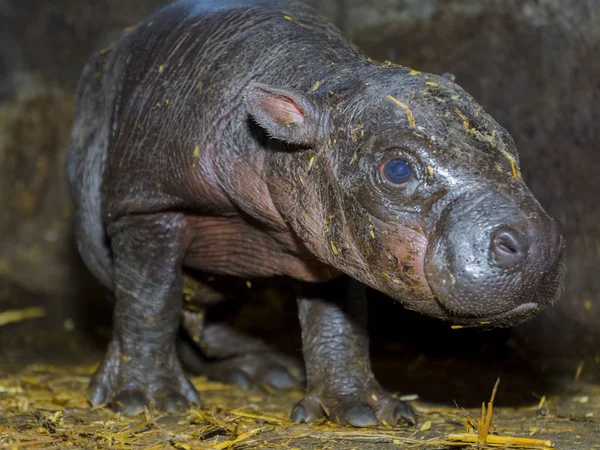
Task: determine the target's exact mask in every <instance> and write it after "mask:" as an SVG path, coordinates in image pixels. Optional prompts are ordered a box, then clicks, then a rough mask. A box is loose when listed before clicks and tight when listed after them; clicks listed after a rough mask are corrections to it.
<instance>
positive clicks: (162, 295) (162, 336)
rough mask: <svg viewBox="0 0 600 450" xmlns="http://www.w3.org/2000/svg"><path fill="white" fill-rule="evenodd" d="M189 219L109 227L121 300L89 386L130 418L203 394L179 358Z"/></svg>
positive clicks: (144, 219)
mask: <svg viewBox="0 0 600 450" xmlns="http://www.w3.org/2000/svg"><path fill="white" fill-rule="evenodd" d="M182 228H183V226H182V217H181V216H180V215H177V214H161V215H148V216H130V217H124V218H121V219H119V220H117V221H116V222H115V223H113V224H112V225H110V226H109V229H108V234H109V237H110V240H111V247H112V252H113V262H114V265H113V270H114V272H113V277H114V278H113V279H114V293H115V297H116V305H115V312H114V323H113V335H112V339H111V342H110V344H109V348H108V351H107V354H106V356H105V358H104V361H103V362H102V364H101V365H100V367H99V368H98V370H97V371H96V373H95V375H94V377H93V378H92V382H91V384H90V388H89V397H90V401H91V403H92V404H94V405H97V404H101V403H110V404H111V406H112V408H113V409H115V410H117V411H121V412H123V413H124V414H126V415H133V414H137V413H140V412H143V411H144V407H146V406H147V407H150V406H154V407H156V408H158V409H163V410H167V411H175V410H181V409H184V408H187V406H188V404H189V402H193V403H197V402H198V394H197V393H196V390H195V389H194V387H193V386H192V384H191V383H190V382H189V380H188V379H187V378H186V376H185V375H184V373H183V369H182V367H181V363H180V361H179V359H178V357H177V352H176V349H175V339H176V334H177V330H178V328H179V322H180V318H181V309H182V306H183V305H182V303H183V299H182V274H181V260H182V257H183V254H184V251H183V249H184V242H183V232H182V231H183V230H182Z"/></svg>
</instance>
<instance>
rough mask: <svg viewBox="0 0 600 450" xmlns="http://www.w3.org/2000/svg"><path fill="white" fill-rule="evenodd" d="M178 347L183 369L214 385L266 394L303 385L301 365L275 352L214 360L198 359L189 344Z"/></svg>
mask: <svg viewBox="0 0 600 450" xmlns="http://www.w3.org/2000/svg"><path fill="white" fill-rule="evenodd" d="M178 344H179V349H178V350H179V353H180V355H181V359H182V361H183V362H184V365H185V366H186V367H187V368H188V369H189V370H190V371H192V372H194V373H196V374H198V375H204V376H206V377H208V378H210V379H211V380H214V381H220V382H222V383H231V384H235V385H236V386H238V387H240V388H242V389H250V388H252V387H261V388H263V389H265V390H267V391H271V390H278V391H279V390H287V389H292V388H297V387H299V386H301V385H302V384H303V383H304V378H305V377H304V368H303V367H302V364H301V363H300V362H299V361H297V360H296V359H295V358H291V357H289V356H287V355H284V354H281V353H279V352H277V351H275V350H269V351H261V352H248V353H243V354H239V355H234V356H230V357H227V358H224V359H214V358H204V357H202V355H200V353H199V352H198V349H196V348H195V347H193V346H192V345H190V344H189V343H186V342H184V341H180V342H179V343H178Z"/></svg>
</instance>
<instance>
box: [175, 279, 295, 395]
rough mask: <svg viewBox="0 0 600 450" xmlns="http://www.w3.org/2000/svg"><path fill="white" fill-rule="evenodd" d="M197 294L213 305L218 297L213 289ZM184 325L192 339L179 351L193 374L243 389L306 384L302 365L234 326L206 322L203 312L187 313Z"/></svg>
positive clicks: (180, 345) (198, 301)
mask: <svg viewBox="0 0 600 450" xmlns="http://www.w3.org/2000/svg"><path fill="white" fill-rule="evenodd" d="M196 291H197V293H198V294H199V295H200V296H201V295H202V292H204V293H205V294H206V295H207V296H208V297H210V299H211V301H209V303H211V304H214V298H215V296H214V292H211V288H210V287H208V286H206V287H205V289H203V288H202V287H200V288H199V289H197V290H196ZM201 303H202V299H201V298H198V297H196V298H195V299H194V304H196V305H198V304H201ZM182 325H183V328H184V329H185V331H186V332H187V334H188V337H189V338H186V337H180V339H179V340H178V342H177V350H178V352H179V355H180V357H181V359H182V362H183V364H184V366H185V367H186V368H187V369H188V370H190V371H191V372H193V373H196V374H199V375H204V376H207V377H208V378H210V379H212V380H215V381H221V382H224V383H232V384H235V385H237V386H238V387H240V388H243V389H248V388H251V387H253V386H257V387H262V388H264V389H266V390H271V389H275V390H284V389H289V388H293V387H297V386H298V385H300V384H302V383H303V382H304V368H303V366H302V364H301V362H299V361H298V360H296V359H295V358H293V357H290V356H287V355H285V354H283V353H281V352H279V351H277V350H275V349H274V348H273V347H271V346H270V345H268V344H267V343H266V342H264V341H263V340H262V339H259V338H257V337H254V336H249V335H247V334H245V333H243V332H241V331H239V330H237V329H235V328H234V326H233V325H230V324H228V323H225V322H214V323H211V322H207V323H205V320H204V311H203V310H202V309H201V310H200V311H192V310H189V309H186V310H184V312H183V324H182Z"/></svg>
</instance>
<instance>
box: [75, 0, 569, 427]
mask: <svg viewBox="0 0 600 450" xmlns="http://www.w3.org/2000/svg"><path fill="white" fill-rule="evenodd" d="M67 166H68V178H69V184H70V191H71V195H72V198H73V202H74V205H75V218H76V239H77V244H78V248H79V251H80V253H81V256H82V258H83V260H84V262H85V264H86V265H87V267H88V268H89V269H90V271H91V272H92V273H93V274H94V275H95V276H96V278H97V279H98V280H99V281H100V282H101V283H102V284H103V285H104V286H106V288H107V289H109V290H110V291H111V292H112V293H113V294H114V297H115V299H116V304H115V313H114V330H113V335H112V339H111V342H110V345H109V348H108V351H107V354H106V357H105V359H104V361H103V363H102V364H101V365H100V367H99V369H98V371H97V372H96V374H95V375H94V377H93V380H92V382H91V386H90V399H91V402H92V403H93V404H100V403H105V402H108V403H110V404H111V405H112V407H113V408H114V409H116V410H120V411H123V412H124V413H126V414H135V413H138V412H140V411H143V409H144V407H145V406H154V407H156V408H162V409H164V410H167V411H172V410H177V409H180V408H185V407H186V406H187V405H188V404H189V403H190V402H191V403H196V402H198V401H199V399H198V394H197V392H196V391H195V389H194V387H193V386H192V384H191V383H190V382H189V380H188V379H187V378H186V376H185V375H184V372H183V370H182V365H181V362H180V360H179V358H178V356H177V351H176V347H175V343H176V337H177V333H178V330H179V328H180V324H181V321H182V320H181V319H182V315H183V294H182V292H183V278H184V273H188V271H190V270H194V271H197V272H198V273H205V274H216V275H228V276H238V277H244V278H245V279H252V278H253V277H272V276H288V277H291V278H292V279H295V280H297V281H298V282H299V286H300V287H299V288H298V290H297V292H298V306H299V317H300V323H301V327H302V340H303V353H304V362H305V367H306V377H307V391H306V396H305V398H304V399H303V400H301V401H300V402H299V403H298V404H297V405H296V407H295V408H294V410H293V412H292V418H293V420H295V421H297V422H310V421H313V420H315V419H318V418H320V417H323V416H324V415H327V416H328V417H329V418H330V419H331V420H333V421H335V422H337V423H341V424H350V425H354V426H371V425H376V424H378V423H387V424H390V425H393V424H396V423H397V422H398V421H399V420H405V421H409V422H414V411H413V410H412V409H411V408H410V406H408V405H406V404H405V403H403V402H401V401H399V400H397V399H395V398H393V397H392V396H391V395H390V394H389V393H387V392H385V391H384V390H383V389H382V387H381V386H380V385H379V383H378V382H377V381H376V380H375V379H374V377H373V374H372V372H371V368H370V364H369V355H368V337H367V334H366V330H365V324H364V322H365V313H364V311H365V309H366V308H365V307H366V304H365V296H364V288H365V286H370V287H372V288H374V289H377V290H379V291H381V292H383V293H385V294H387V295H389V296H390V297H392V298H394V299H396V300H397V301H399V302H401V303H402V304H404V305H405V306H406V307H407V308H409V309H413V310H416V311H420V312H422V313H424V314H427V315H429V316H433V317H437V318H441V319H445V320H450V321H453V322H456V323H459V324H471V325H477V324H486V325H488V326H508V325H512V324H516V323H518V322H520V321H523V320H525V319H527V318H529V317H531V316H532V315H534V314H535V313H537V312H538V311H540V310H541V309H542V308H544V307H546V306H548V305H550V304H552V303H553V302H554V301H555V300H556V298H557V295H558V294H557V293H558V291H559V285H560V279H561V275H562V262H561V261H562V250H563V246H564V244H563V240H562V238H561V235H560V233H559V231H558V229H557V225H556V224H555V222H554V221H553V220H552V219H551V218H549V217H548V216H547V215H546V213H545V212H544V210H543V209H542V208H541V206H540V205H539V204H538V202H537V201H536V199H535V198H534V197H533V195H532V194H531V192H530V191H529V190H528V188H527V187H526V186H525V184H524V182H523V180H522V178H521V172H520V166H519V159H518V155H517V151H516V149H515V144H514V141H513V139H512V138H511V137H510V135H509V134H508V133H507V131H506V130H505V129H504V128H502V127H501V126H500V125H498V124H497V123H496V122H495V121H494V120H493V119H492V118H491V117H490V116H489V115H488V114H487V113H486V112H485V111H484V110H483V109H482V108H481V107H480V106H479V105H478V104H477V103H476V102H475V101H474V100H473V99H472V98H471V97H470V96H469V95H468V94H467V93H466V92H465V91H464V90H462V89H461V88H460V87H459V86H457V85H456V84H455V83H454V82H453V81H452V80H451V77H444V76H442V77H440V76H436V75H432V74H427V73H421V72H418V71H416V70H411V69H409V68H406V67H402V66H397V65H394V64H390V63H385V64H380V63H377V62H374V61H372V60H370V59H369V58H367V57H365V56H364V55H363V54H362V53H361V52H360V50H359V49H358V48H357V47H356V46H354V45H353V44H352V43H350V42H349V41H348V40H346V39H345V38H344V37H343V36H342V35H341V33H340V32H339V31H338V30H337V29H336V28H335V27H334V26H333V25H331V24H330V23H328V22H327V21H325V20H324V19H322V18H321V17H319V16H318V15H317V14H315V12H313V10H311V9H310V8H309V7H307V6H305V5H303V4H301V3H296V2H294V1H291V0H290V1H289V0H254V1H252V0H219V1H210V0H181V1H178V2H175V3H173V4H171V5H169V6H167V7H165V8H164V9H162V10H160V11H158V12H157V13H156V14H154V15H153V16H152V17H150V18H148V19H147V20H146V21H144V22H143V23H141V24H139V25H138V26H137V27H135V28H134V29H133V30H132V31H130V32H129V33H127V34H126V35H125V36H123V37H122V39H121V40H120V41H119V42H117V43H116V44H115V45H114V46H113V47H112V48H110V49H107V50H105V51H102V52H100V53H99V54H96V55H95V56H94V57H92V58H91V60H90V61H89V63H88V64H87V66H86V68H85V70H84V72H83V74H82V77H81V81H80V84H79V90H78V106H77V113H76V119H75V124H74V127H73V132H72V137H71V141H70V148H69V153H68V164H67ZM344 278H345V279H346V280H350V279H352V280H357V281H358V282H359V283H358V282H348V283H344V282H342V281H341V280H343V279H344ZM344 286H345V287H344ZM211 302H212V300H211V301H209V300H207V304H208V303H211ZM204 327H205V328H204V329H198V330H196V331H198V332H199V333H200V334H202V333H208V332H209V331H210V332H212V333H213V335H211V336H212V337H211V339H210V341H211V342H210V343H211V346H212V348H211V349H210V352H209V353H210V354H211V355H213V356H214V355H229V353H228V352H227V351H225V350H226V349H225V348H224V347H225V346H231V339H232V336H233V334H234V333H236V332H235V331H234V330H232V329H227V328H225V329H221V330H220V331H219V333H220V334H219V333H217V335H218V336H217V335H215V334H214V329H211V328H210V324H205V325H204ZM187 328H188V329H189V328H190V327H187ZM211 330H212V331H211ZM215 336H216V337H215ZM237 337H238V338H239V341H240V342H246V341H244V338H240V336H237ZM248 339H250V338H248ZM200 340H202V337H201V339H200ZM248 342H250V341H248ZM252 342H254V341H252ZM257 345H258V344H257ZM221 347H223V348H221ZM258 347H260V345H259V346H258ZM253 348H256V346H253V345H247V346H244V345H240V346H239V349H240V352H238V354H237V355H236V358H237V359H236V358H234V359H233V360H234V361H246V362H245V363H241V362H240V363H239V364H237V365H236V364H235V363H230V364H229V365H224V366H221V367H225V368H229V369H230V370H232V371H233V370H240V369H242V370H243V369H244V368H248V367H252V368H254V369H252V370H254V372H253V373H249V375H251V376H255V377H259V378H260V377H261V376H263V377H264V378H265V379H270V380H271V381H273V380H275V381H274V382H273V384H275V385H277V384H278V383H279V384H285V376H283V375H282V374H281V370H282V368H283V369H285V366H284V365H283V364H282V365H281V367H279V370H280V372H279V374H277V373H276V374H273V373H268V371H265V370H263V371H262V372H261V371H260V370H259V369H260V367H267V366H268V367H273V364H270V365H269V364H267V363H266V362H265V363H264V364H263V362H262V360H261V358H264V357H265V356H264V355H265V354H266V353H260V352H256V353H255V354H251V352H252V349H253ZM261 348H262V347H261ZM246 350H247V351H248V354H246V355H244V354H243V352H244V351H246ZM248 361H253V363H252V364H250V363H248ZM244 364H246V365H244ZM248 370H249V372H252V370H250V369H248ZM274 370H275V369H274ZM291 372H292V371H290V376H291ZM269 377H271V378H269Z"/></svg>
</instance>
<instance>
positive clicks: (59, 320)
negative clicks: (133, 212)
mask: <svg viewBox="0 0 600 450" xmlns="http://www.w3.org/2000/svg"><path fill="white" fill-rule="evenodd" d="M166 3H168V2H167V1H164V0H127V1H122V0H121V1H115V0H53V1H47V0H0V207H1V212H0V310H5V309H14V308H21V307H24V305H43V306H45V308H46V311H47V320H46V321H44V327H46V328H50V329H53V328H56V330H59V331H64V329H65V328H66V329H67V330H69V329H71V328H72V326H71V325H69V326H66V325H65V324H66V323H69V322H65V321H68V320H71V321H74V323H75V325H76V327H77V328H87V327H94V326H96V325H97V323H100V322H102V320H101V319H100V317H101V316H102V313H103V312H106V309H107V307H106V305H104V304H102V302H100V303H96V301H95V299H97V298H98V297H101V294H100V291H99V290H98V289H97V287H96V286H95V284H94V282H93V280H91V279H90V278H89V276H88V275H87V273H86V271H85V270H84V269H83V267H82V266H81V263H80V262H79V259H78V257H77V255H76V252H75V250H74V246H73V242H72V237H71V227H70V204H69V200H68V196H67V193H66V189H65V183H64V180H63V174H62V165H63V158H64V149H65V142H66V139H67V137H68V132H69V127H70V123H71V117H72V112H73V106H74V90H75V86H76V82H77V78H78V75H79V72H80V70H81V68H82V66H83V64H84V63H85V60H86V59H87V57H88V56H89V54H90V53H92V52H93V51H97V50H99V49H101V48H103V47H104V46H105V45H106V44H107V43H109V42H110V41H111V40H112V39H114V37H115V36H117V35H118V33H120V31H121V30H122V29H123V28H125V27H127V26H130V25H133V24H135V23H136V22H137V21H138V20H140V19H142V18H143V17H145V16H146V15H148V14H149V13H150V12H152V11H154V10H155V9H157V8H159V7H160V6H162V5H164V4H166ZM308 3H312V4H313V6H315V7H317V8H318V9H319V10H320V11H321V13H322V14H324V15H325V16H327V17H328V18H330V19H331V20H333V21H335V22H336V23H337V24H338V26H340V28H341V29H342V30H343V31H344V32H345V33H346V34H347V35H348V36H349V37H350V38H351V39H352V40H354V41H355V42H356V43H357V44H358V45H359V46H360V47H362V48H363V49H364V51H365V52H366V53H367V54H368V55H369V56H371V57H373V58H374V59H380V60H386V59H388V60H392V61H393V62H397V63H401V64H404V65H408V66H411V67H413V68H416V69H419V70H424V71H431V72H435V73H443V72H452V73H454V74H456V75H457V82H458V83H459V84H461V85H463V86H464V87H465V88H466V89H467V90H468V91H469V92H470V93H471V94H472V95H473V96H474V97H475V98H476V99H477V100H478V101H479V102H480V103H482V104H483V106H484V107H485V108H486V109H487V110H488V111H489V112H491V114H492V115H493V116H495V117H496V118H497V119H498V120H499V122H500V123H502V124H503V125H504V126H505V127H507V128H508V129H509V131H510V132H511V133H512V134H513V135H514V137H515V139H516V141H517V145H518V148H519V150H520V154H521V162H522V166H523V169H524V176H525V178H526V181H527V182H528V184H529V185H530V187H531V188H532V190H533V191H534V193H535V194H536V196H537V197H538V199H539V200H540V202H541V203H542V204H543V205H544V207H545V208H546V209H547V210H548V212H549V213H550V214H551V215H552V216H553V217H555V218H556V219H557V220H558V222H559V223H560V226H561V228H562V230H563V233H564V234H565V236H566V238H567V241H568V254H567V267H568V274H567V278H566V282H565V294H564V296H563V300H562V301H561V303H560V304H559V305H557V306H556V307H554V308H552V309H551V310H549V311H547V312H546V313H544V314H543V315H542V316H540V317H539V318H537V319H535V320H534V321H532V322H530V323H528V324H525V325H523V326H520V327H518V328H517V329H515V330H513V331H511V332H510V333H509V334H508V335H507V334H505V333H504V332H498V333H485V334H482V333H479V332H475V331H473V332H470V331H466V332H461V333H462V334H460V335H459V336H457V333H456V332H453V333H450V332H449V331H448V326H447V325H440V324H429V322H428V321H423V319H421V318H419V317H416V316H414V315H412V314H409V313H404V312H403V310H402V309H401V308H400V307H398V306H396V305H390V304H389V302H386V301H380V302H374V303H376V304H377V305H378V306H377V308H382V310H383V311H384V312H383V313H382V312H381V311H380V312H379V313H378V312H377V311H375V314H374V318H375V319H374V320H378V318H380V319H381V320H383V318H384V317H389V316H390V315H391V316H394V317H395V316H398V317H400V316H401V317H403V321H404V322H403V325H402V326H400V327H399V326H393V327H391V328H393V331H394V332H396V331H397V336H396V337H397V338H398V339H400V340H402V339H404V340H406V337H407V336H409V335H410V336H412V337H414V336H418V338H416V337H414V338H413V341H415V342H416V343H415V346H418V345H423V346H424V347H428V348H433V347H435V346H436V345H438V344H439V342H440V339H441V338H440V336H443V339H444V342H445V343H446V346H445V347H447V348H449V349H450V350H452V348H453V347H459V346H460V345H463V346H464V345H473V346H479V345H480V344H481V343H482V342H484V343H485V342H486V341H487V340H493V339H495V338H497V337H498V336H502V340H503V342H508V343H509V345H510V348H511V349H512V351H518V352H520V353H523V354H526V355H530V357H531V358H538V357H543V360H544V361H545V362H546V363H547V364H549V365H550V366H553V365H558V366H560V367H561V368H563V369H565V370H574V367H575V366H576V365H577V363H578V361H579V360H581V359H583V358H586V359H588V360H589V363H588V365H587V367H588V372H589V373H596V374H598V373H600V370H599V368H600V350H596V349H598V348H600V345H599V343H600V208H599V207H598V203H599V202H598V196H599V195H600V181H598V180H599V177H600V125H599V124H600V58H599V57H598V55H600V2H598V1H597V0H544V1H540V0H445V1H441V0H367V1H364V0H363V1H359V0H329V1H326V0H321V1H317V0H310V1H308ZM417 322H418V323H419V325H418V327H417V326H416V325H415V323H417ZM423 323H425V324H426V325H425V326H424V325H423ZM394 324H396V321H394ZM19 326H20V328H17V325H14V326H12V325H11V326H7V327H2V328H0V355H7V354H11V355H12V356H13V357H15V355H17V353H15V351H14V349H15V348H21V347H22V346H23V345H27V346H29V347H35V346H36V345H39V342H38V341H39V339H41V335H40V324H39V322H36V321H30V322H28V323H24V324H22V325H19ZM417 328H418V334H417V333H416V329H417ZM390 338H391V337H390ZM46 342H47V339H46ZM61 342H62V341H61ZM485 348H488V347H485ZM11 350H12V353H11ZM1 358H2V356H0V359H1Z"/></svg>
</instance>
